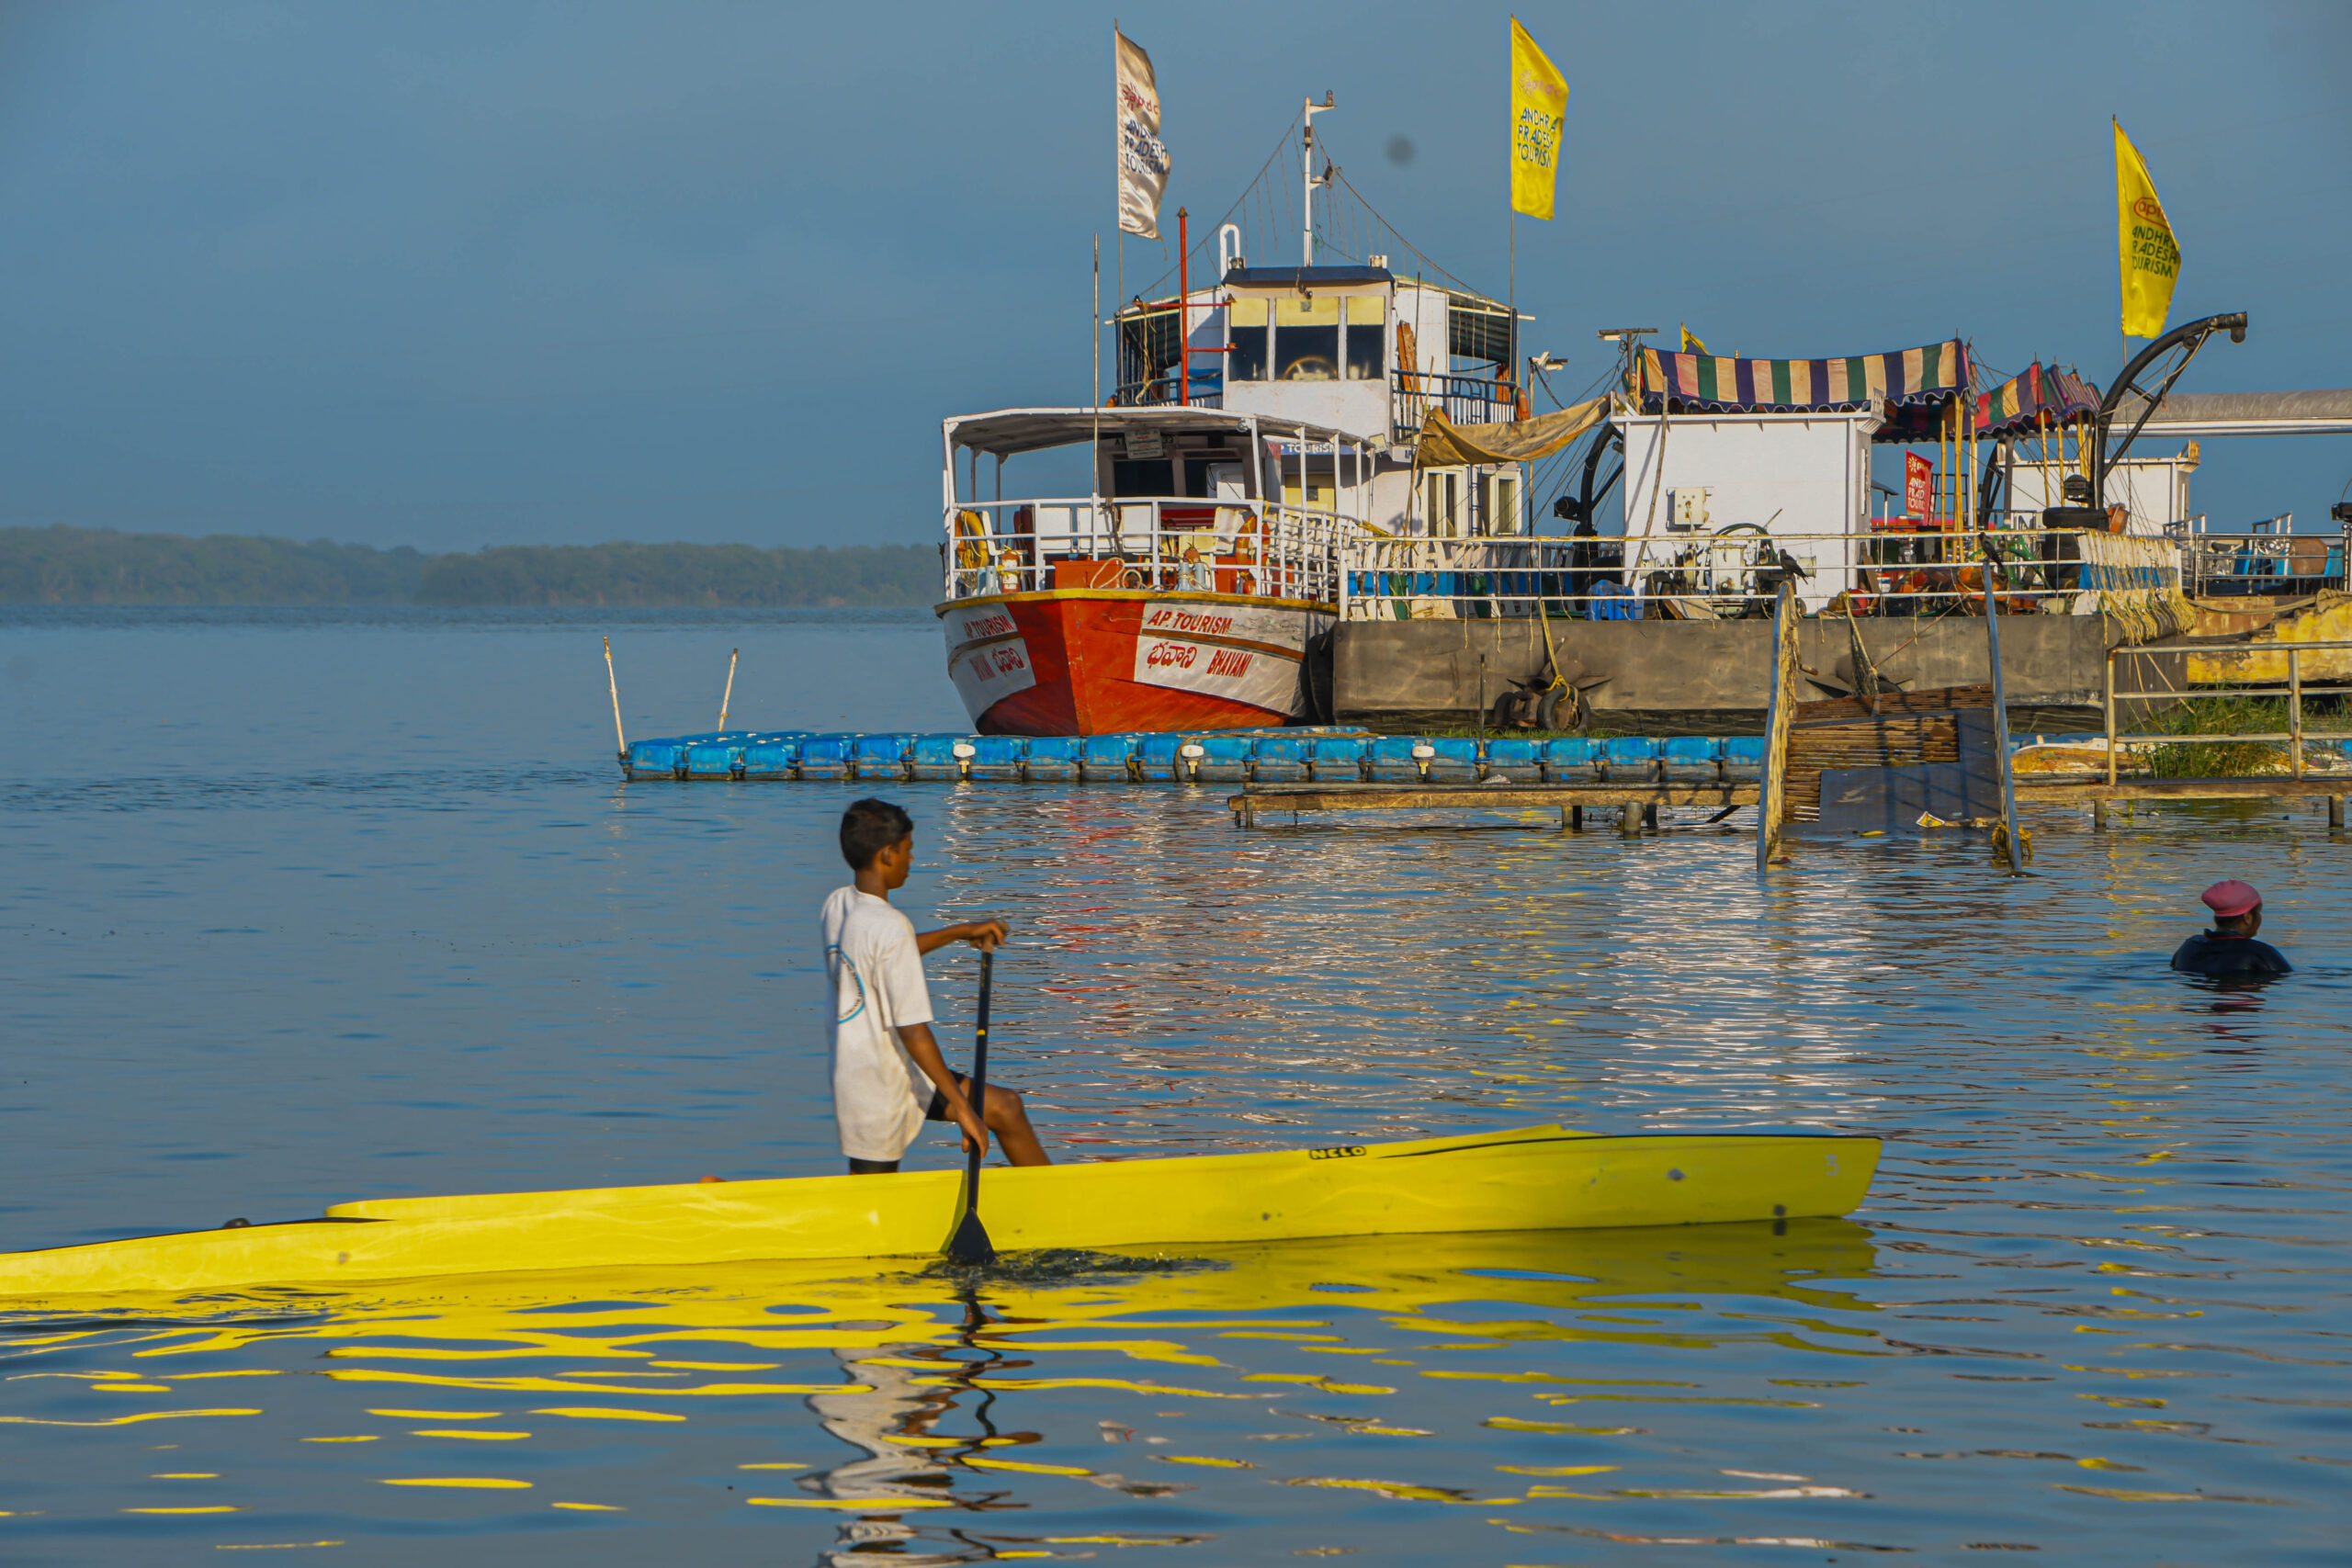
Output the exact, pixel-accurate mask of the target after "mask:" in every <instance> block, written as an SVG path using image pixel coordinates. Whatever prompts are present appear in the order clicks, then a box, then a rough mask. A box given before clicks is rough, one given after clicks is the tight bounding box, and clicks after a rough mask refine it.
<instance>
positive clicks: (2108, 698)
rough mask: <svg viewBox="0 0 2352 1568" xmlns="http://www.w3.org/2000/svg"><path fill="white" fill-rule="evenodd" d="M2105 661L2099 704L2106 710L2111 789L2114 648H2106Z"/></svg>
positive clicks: (2112, 781) (2113, 724)
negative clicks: (2104, 689)
mask: <svg viewBox="0 0 2352 1568" xmlns="http://www.w3.org/2000/svg"><path fill="white" fill-rule="evenodd" d="M2105 663H2106V665H2107V682H2106V684H2107V690H2106V694H2105V695H2104V696H2103V697H2102V698H2101V699H2100V704H2099V705H2100V706H2101V707H2103V708H2105V709H2106V710H2107V787H2108V788H2109V789H2113V788H2114V787H2115V650H2114V649H2111V648H2110V649H2108V650H2107V658H2106V660H2105Z"/></svg>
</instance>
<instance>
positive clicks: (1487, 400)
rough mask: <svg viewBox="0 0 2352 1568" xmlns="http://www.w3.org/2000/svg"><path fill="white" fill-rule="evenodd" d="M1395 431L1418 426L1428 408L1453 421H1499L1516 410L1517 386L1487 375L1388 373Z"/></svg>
mask: <svg viewBox="0 0 2352 1568" xmlns="http://www.w3.org/2000/svg"><path fill="white" fill-rule="evenodd" d="M1389 382H1390V387H1391V389H1392V391H1391V396H1390V399H1389V401H1390V404H1391V406H1392V408H1393V409H1394V411H1395V412H1394V416H1393V423H1394V424H1395V426H1396V429H1395V434H1397V435H1398V436H1404V435H1409V434H1412V433H1413V432H1414V431H1417V430H1419V429H1420V427H1421V422H1422V421H1423V420H1425V419H1427V418H1428V417H1429V412H1430V410H1431V409H1432V408H1435V409H1441V410H1442V411H1443V412H1444V413H1445V417H1446V418H1447V419H1449V420H1451V421H1452V422H1453V423H1455V424H1500V423H1505V422H1506V421H1509V420H1510V419H1511V418H1513V417H1514V416H1515V415H1516V414H1517V413H1518V412H1519V389H1518V388H1516V387H1514V386H1512V385H1511V384H1510V382H1509V381H1505V380H1500V379H1498V378H1493V377H1487V376H1435V375H1431V374H1430V373H1429V372H1428V371H1425V370H1396V371H1391V372H1390V374H1389Z"/></svg>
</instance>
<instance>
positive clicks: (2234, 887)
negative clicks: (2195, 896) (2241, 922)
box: [2201, 882, 2262, 920]
mask: <svg viewBox="0 0 2352 1568" xmlns="http://www.w3.org/2000/svg"><path fill="white" fill-rule="evenodd" d="M2201 897H2203V898H2204V900H2205V907H2206V908H2209V909H2211V910H2212V911H2213V913H2215V914H2217V915H2219V916H2221V917H2222V919H2225V920H2227V919H2234V918H2235V917H2237V916H2239V915H2243V914H2245V912H2246V911H2247V910H2248V909H2258V908H2261V907H2262V895H2261V894H2259V893H2256V891H2255V890H2254V889H2253V888H2251V887H2248V886H2246V885H2245V883H2243V882H2216V883H2215V884H2213V886H2211V887H2208V888H2207V889H2205V891H2204V893H2203V894H2202V895H2201Z"/></svg>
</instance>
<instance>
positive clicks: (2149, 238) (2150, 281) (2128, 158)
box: [2115, 120, 2180, 337]
mask: <svg viewBox="0 0 2352 1568" xmlns="http://www.w3.org/2000/svg"><path fill="white" fill-rule="evenodd" d="M2115 254H2116V263H2117V265H2118V266H2119V267H2120V269H2121V272H2122V277H2123V333H2124V335H2125V336H2126V337H2161V336H2163V335H2164V330H2165V313H2166V312H2167V311H2169V310H2171V309H2172V286H2173V284H2174V283H2175V282H2176V281H2177V279H2178V278H2179V276H2180V247H2179V246H2178V245H2177V244H2176V243H2173V237H2172V224H2171V223H2170V222H2168V221H2166V220H2165V209H2164V204H2163V203H2162V202H2160V201H2158V200H2157V199H2156V182H2155V181H2154V180H2152V179H2150V178H2149V177H2148V165H2147V164H2144V163H2143V162H2142V161H2141V159H2140V150H2139V149H2138V148H2136V147H2134V146H2132V145H2131V138H2130V137H2128V136H2126V135H2124V134H2123V124H2122V122H2121V121H2120V120H2118V121H2117V122H2116V125H2115Z"/></svg>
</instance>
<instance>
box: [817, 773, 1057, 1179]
mask: <svg viewBox="0 0 2352 1568" xmlns="http://www.w3.org/2000/svg"><path fill="white" fill-rule="evenodd" d="M914 833H915V825H914V819H913V818H910V817H909V816H908V815H907V814H906V812H905V811H903V810H902V809H900V808H899V807H896V806H893V805H892V804H890V803H889V802H888V801H887V800H861V801H857V802H855V803H854V804H853V805H852V806H851V807H850V808H849V809H848V810H847V811H845V812H843V813H842V859H843V860H845V861H847V862H849V867H850V871H851V872H852V874H853V876H854V880H853V881H852V883H851V885H850V886H847V887H840V888H836V889H834V890H833V892H832V893H831V895H830V896H829V897H827V898H826V899H825V907H824V909H823V912H822V913H821V914H820V916H819V920H820V925H821V927H822V929H823V931H824V940H825V969H826V973H827V974H828V975H829V976H831V979H832V982H833V1001H834V1007H833V1120H834V1121H835V1122H837V1123H838V1124H839V1125H840V1128H841V1138H842V1154H844V1155H846V1156H849V1170H850V1174H851V1175H852V1176H878V1175H884V1174H887V1173H888V1172H891V1171H895V1170H897V1169H898V1168H899V1157H900V1156H903V1155H904V1154H905V1153H906V1152H907V1146H908V1145H910V1144H912V1143H913V1142H914V1141H915V1135H916V1134H918V1133H921V1132H922V1124H923V1122H926V1121H931V1122H954V1123H955V1124H956V1126H957V1127H958V1128H960V1129H961V1130H962V1132H963V1134H964V1148H965V1151H966V1152H967V1153H970V1152H971V1151H973V1150H974V1149H975V1148H977V1149H978V1150H979V1151H980V1152H981V1153H986V1152H987V1150H988V1146H989V1132H990V1131H991V1130H993V1131H994V1132H995V1134H997V1136H998V1137H999V1138H1000V1139H1001V1140H1002V1142H1003V1145H1004V1154H1005V1157H1006V1158H1007V1159H1009V1160H1011V1161H1012V1163H1013V1164H1015V1165H1045V1164H1047V1163H1049V1162H1048V1161H1047V1160H1046V1151H1045V1149H1044V1148H1043V1147H1041V1146H1040V1145H1038V1142H1037V1134H1035V1132H1034V1131H1033V1130H1031V1128H1030V1125H1029V1112H1028V1109H1027V1108H1026V1107H1025V1106H1023V1104H1022V1102H1021V1096H1019V1095H1018V1094H1016V1093H1014V1092H1013V1091H1012V1090H1011V1089H1003V1088H1000V1087H999V1086H998V1085H996V1084H993V1083H991V1084H989V1086H988V1094H987V1124H986V1125H985V1126H983V1125H982V1124H981V1119H980V1117H978V1116H977V1115H975V1114H973V1111H972V1106H971V1102H970V1100H968V1099H967V1095H968V1094H969V1092H970V1089H971V1079H970V1078H969V1077H966V1076H965V1075H964V1074H962V1073H958V1072H954V1071H951V1070H950V1069H949V1067H948V1066H947V1063H946V1060H945V1058H944V1057H943V1056H941V1055H940V1054H939V1042H938V1041H936V1040H935V1039H933V1037H932V1032H931V989H930V987H929V986H927V985H926V984H925V983H924V980H923V973H922V955H923V954H924V953H929V952H931V951H933V949H935V948H941V947H945V946H946V945H947V944H948V943H949V942H970V943H971V944H972V945H973V946H974V947H977V948H979V949H980V950H982V951H983V952H992V951H994V949H995V948H996V947H997V946H998V944H1000V943H1001V942H1003V941H1004V940H1005V938H1006V937H1007V935H1008V934H1009V931H1008V930H1007V928H1006V926H1005V923H1004V922H1003V921H1002V920H998V919H988V920H972V921H967V922H966V923H965V924H963V925H956V926H947V927H944V929H942V930H939V931H925V932H923V933H922V935H920V936H918V935H917V934H915V928H914V925H913V923H912V922H911V921H910V920H909V919H907V917H906V916H904V915H902V914H900V913H899V911H898V910H896V909H894V908H891V907H890V895H891V894H892V893H893V892H895V891H897V890H898V889H899V888H900V887H903V886H906V882H907V874H908V872H909V871H910V869H912V867H913V865H914V858H915V838H914Z"/></svg>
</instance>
